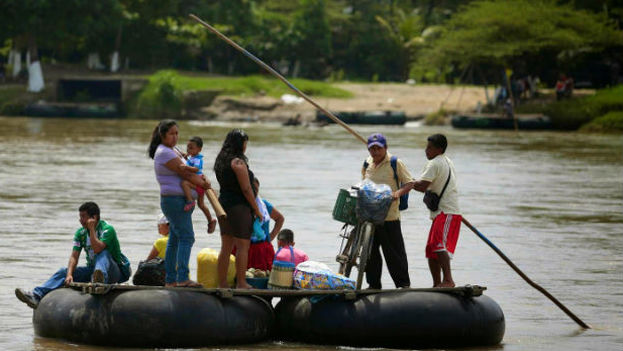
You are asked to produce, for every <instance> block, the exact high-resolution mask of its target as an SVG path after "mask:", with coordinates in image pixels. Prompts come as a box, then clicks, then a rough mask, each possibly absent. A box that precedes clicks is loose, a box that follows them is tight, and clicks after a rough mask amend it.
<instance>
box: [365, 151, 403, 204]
mask: <svg viewBox="0 0 623 351" xmlns="http://www.w3.org/2000/svg"><path fill="white" fill-rule="evenodd" d="M397 163H398V158H397V157H396V156H392V157H391V158H390V159H389V164H390V165H391V166H392V169H393V170H394V179H395V180H396V187H397V188H398V189H400V186H401V185H402V184H400V182H399V181H398V173H397V171H396V169H397V167H398V166H397ZM368 166H369V164H368V161H367V160H366V161H363V169H364V170H366V169H368ZM407 208H409V193H406V194H404V195H402V196H401V197H400V204H399V205H398V210H400V211H403V210H406V209H407Z"/></svg>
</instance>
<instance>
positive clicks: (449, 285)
mask: <svg viewBox="0 0 623 351" xmlns="http://www.w3.org/2000/svg"><path fill="white" fill-rule="evenodd" d="M437 287H438V288H454V282H453V281H449V282H446V281H444V282H441V284H439V285H437Z"/></svg>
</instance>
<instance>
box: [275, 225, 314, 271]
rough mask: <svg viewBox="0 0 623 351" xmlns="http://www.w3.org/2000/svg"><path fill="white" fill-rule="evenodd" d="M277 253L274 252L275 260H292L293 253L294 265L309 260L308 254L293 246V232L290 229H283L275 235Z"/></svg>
mask: <svg viewBox="0 0 623 351" xmlns="http://www.w3.org/2000/svg"><path fill="white" fill-rule="evenodd" d="M277 245H279V249H277V253H275V261H284V262H292V255H294V265H295V266H298V264H299V263H301V262H305V261H307V260H309V256H307V254H306V253H305V252H303V251H301V250H299V249H295V248H294V232H293V231H291V230H290V229H283V230H281V231H280V232H279V234H278V235H277Z"/></svg>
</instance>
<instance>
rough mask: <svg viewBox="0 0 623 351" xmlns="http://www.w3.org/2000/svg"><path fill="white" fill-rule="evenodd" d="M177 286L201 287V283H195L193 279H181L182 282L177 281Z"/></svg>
mask: <svg viewBox="0 0 623 351" xmlns="http://www.w3.org/2000/svg"><path fill="white" fill-rule="evenodd" d="M177 286H178V287H183V288H201V287H202V285H201V284H199V283H197V282H196V281H194V280H190V279H189V280H186V281H183V282H179V283H177Z"/></svg>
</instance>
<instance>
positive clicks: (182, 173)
mask: <svg viewBox="0 0 623 351" xmlns="http://www.w3.org/2000/svg"><path fill="white" fill-rule="evenodd" d="M178 133H179V129H178V127H177V123H176V122H175V121H173V120H164V121H161V122H160V123H159V124H158V125H157V126H156V128H155V129H154V131H153V134H152V136H151V143H150V144H149V149H148V154H149V157H150V158H152V159H153V160H154V170H155V172H156V180H157V181H158V184H159V185H160V208H161V209H162V213H164V215H165V216H166V217H167V218H168V219H169V242H168V243H167V250H166V255H165V259H164V261H165V268H166V278H165V284H166V285H165V286H185V287H200V286H201V285H200V284H198V283H196V282H194V281H192V280H190V279H188V277H189V275H188V273H189V272H188V261H189V259H190V250H191V249H192V246H193V243H194V242H195V233H194V231H193V223H192V219H191V215H192V212H193V211H192V210H191V211H184V204H185V203H186V200H185V197H184V190H183V189H182V185H181V183H182V179H186V180H188V181H190V182H192V183H193V184H195V185H198V186H201V187H203V188H204V189H206V190H207V189H210V187H211V186H210V182H209V181H207V179H205V178H204V177H201V176H197V175H196V174H194V173H193V172H191V171H189V170H188V169H187V166H186V164H185V163H184V159H183V157H182V155H181V154H180V153H179V152H178V151H177V150H176V149H175V145H176V144H177V140H178ZM194 196H196V193H195V194H194Z"/></svg>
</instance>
